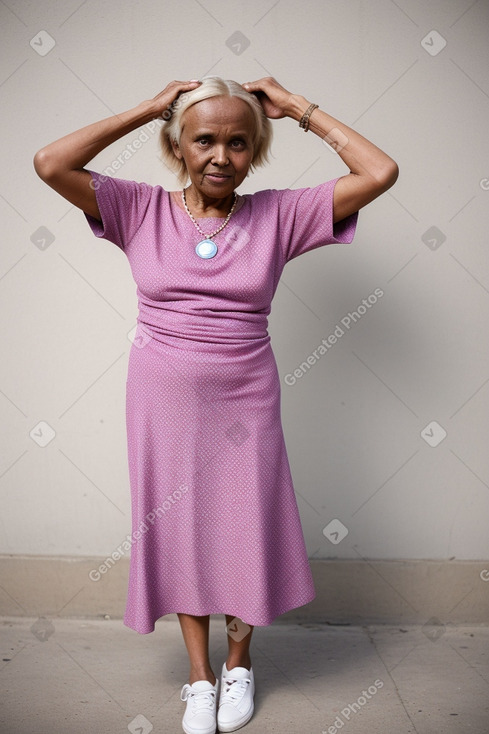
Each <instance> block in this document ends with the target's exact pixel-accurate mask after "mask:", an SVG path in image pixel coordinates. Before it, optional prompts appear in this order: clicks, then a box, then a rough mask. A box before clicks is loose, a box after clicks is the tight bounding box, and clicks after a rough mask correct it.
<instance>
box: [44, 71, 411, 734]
mask: <svg viewBox="0 0 489 734" xmlns="http://www.w3.org/2000/svg"><path fill="white" fill-rule="evenodd" d="M284 117H288V118H290V119H291V120H293V121H295V123H296V124H297V123H299V124H298V132H301V134H302V131H305V132H307V131H308V130H309V131H311V132H313V133H314V134H315V135H317V136H318V137H319V138H320V139H321V140H325V141H326V142H328V143H329V144H330V145H331V147H332V148H333V149H334V150H336V151H337V153H338V155H339V156H340V157H341V158H342V159H343V161H344V163H345V164H346V166H347V168H348V169H349V172H348V173H346V174H345V175H343V176H341V177H339V178H337V179H334V180H330V181H326V182H325V183H322V184H320V185H319V186H316V187H312V188H303V189H296V190H289V189H282V190H275V189H268V190H263V191H258V192H256V193H254V194H244V195H240V194H238V193H237V191H236V190H237V189H238V188H239V186H240V184H242V182H243V181H244V179H245V178H246V177H247V176H248V175H249V173H250V172H251V171H253V170H254V168H255V167H257V166H260V165H262V164H264V163H265V162H266V161H267V154H268V153H269V149H270V143H271V137H272V127H271V122H270V119H280V118H284ZM156 119H158V120H160V121H161V120H164V121H165V122H164V123H163V124H162V127H161V145H162V152H163V158H164V161H165V163H166V164H167V165H168V166H169V167H170V168H172V169H173V170H174V171H175V172H176V173H177V175H178V177H179V181H180V183H181V184H182V189H181V190H178V191H167V190H165V189H163V188H162V187H161V186H150V185H148V184H146V183H137V182H135V181H127V180H124V179H121V178H113V177H108V176H104V175H101V174H100V173H97V172H95V171H93V170H91V169H88V168H86V166H87V164H88V163H89V161H90V160H92V159H93V158H94V156H96V155H97V154H98V153H100V151H102V150H103V149H104V148H106V147H107V146H108V145H110V144H111V143H114V142H115V141H116V140H118V139H119V138H121V137H122V136H124V135H127V134H128V133H130V132H131V131H133V130H135V129H137V128H139V127H140V126H142V125H145V124H148V123H150V122H151V121H154V120H156ZM153 124H155V123H153ZM34 165H35V169H36V171H37V173H38V174H39V176H40V177H41V178H42V179H43V180H44V181H45V182H46V183H47V184H49V186H51V187H52V188H53V189H55V190H56V191H57V192H58V193H59V194H61V195H62V196H64V197H65V198H66V199H67V200H68V201H70V202H71V203H73V204H74V205H76V206H77V207H79V208H80V209H81V210H82V211H83V212H84V213H85V215H86V219H87V222H88V224H89V225H90V227H91V229H92V231H93V233H94V234H95V236H97V237H103V238H105V239H107V240H109V241H110V242H112V243H114V244H115V245H116V246H117V247H119V248H120V249H121V250H123V252H124V253H125V255H126V256H127V258H128V260H129V263H130V266H131V270H132V274H133V277H134V280H135V282H136V284H137V296H138V305H139V315H138V324H137V331H136V335H135V337H134V340H133V343H132V347H131V350H130V354H129V364H128V376H127V383H126V406H127V412H126V416H127V438H128V442H127V447H128V461H129V475H130V483H131V499H132V538H131V562H130V578H129V590H128V599H127V607H126V613H125V616H124V623H125V624H126V625H127V626H128V627H131V628H132V629H134V630H136V631H137V632H139V633H142V634H145V633H148V632H152V631H153V630H154V626H155V621H156V620H157V619H158V618H160V617H162V616H164V615H166V614H170V613H176V614H177V615H178V619H179V621H180V625H181V629H182V633H183V638H184V642H185V646H186V648H187V651H188V655H189V660H190V674H189V681H188V683H186V684H185V685H184V686H183V688H182V694H181V698H182V700H183V701H186V702H187V705H186V710H185V713H184V717H183V722H182V724H183V729H184V731H185V732H187V734H213V733H214V732H215V731H216V725H217V726H218V728H219V730H220V731H222V732H231V731H235V730H236V729H239V728H240V727H242V726H243V725H244V724H246V723H247V722H248V721H249V720H250V719H251V717H252V714H253V695H254V691H255V685H254V675H253V669H252V666H251V659H250V641H251V636H252V632H253V627H254V626H256V625H261V626H265V625H269V624H271V623H272V621H273V620H274V619H275V618H276V617H277V616H279V615H280V614H283V613H284V612H286V611H288V610H291V609H294V608H297V607H300V606H302V605H304V604H306V603H308V602H309V601H311V600H312V599H313V598H314V596H315V590H314V585H313V580H312V577H311V571H310V567H309V563H308V558H307V553H306V548H305V543H304V536H303V533H302V528H301V524H300V518H299V513H298V508H297V503H296V500H295V494H294V488H293V485H292V480H291V474H290V469H289V464H288V459H287V453H286V448H285V444H284V436H283V431H282V425H281V416H280V384H279V376H278V371H277V366H276V362H275V358H274V355H273V352H272V348H271V344H270V336H269V335H268V332H267V316H268V315H269V313H270V307H271V306H270V304H271V301H272V298H273V296H274V293H275V290H276V288H277V285H278V283H279V280H280V276H281V273H282V270H283V268H284V266H285V264H286V263H287V262H288V261H289V260H292V259H293V258H295V257H297V256H299V255H301V254H303V253H305V252H308V251H310V250H313V249H315V248H317V247H320V246H322V245H327V244H332V243H350V242H351V241H352V239H353V235H354V232H355V228H356V223H357V216H358V210H359V209H360V208H361V207H363V206H365V205H366V204H368V203H369V202H371V201H372V200H373V199H375V198H376V197H377V196H379V195H380V194H382V193H383V192H385V191H386V190H387V189H388V188H389V187H390V186H392V185H393V184H394V182H395V181H396V178H397V175H398V168H397V165H396V163H395V162H394V161H393V160H392V159H391V158H390V157H389V156H388V155H386V154H385V153H383V152H382V151H381V150H380V149H379V148H377V147H376V146H375V145H374V144H373V143H371V142H369V141H368V140H366V139H365V138H364V137H362V136H361V135H360V134H359V133H357V132H355V131H354V130H352V129H351V128H349V127H347V126H346V125H344V124H342V123H341V122H340V121H338V120H336V119H334V118H333V117H331V116H330V115H329V114H328V113H327V112H324V111H323V110H321V109H320V108H319V107H318V106H317V104H314V103H310V101H309V100H307V99H306V98H305V97H303V96H301V95H298V94H292V93H290V92H288V91H287V90H286V89H284V88H283V87H282V86H281V85H280V84H279V83H278V82H277V81H276V80H275V79H273V78H270V77H268V78H265V79H260V80H259V81H256V82H250V83H247V84H243V85H240V84H237V83H236V82H233V81H223V80H222V79H220V78H219V77H205V78H204V79H202V80H200V81H195V80H194V81H185V82H182V81H173V82H171V83H170V84H168V86H167V87H166V88H165V89H164V90H163V91H162V92H161V93H160V94H158V95H157V96H156V97H154V98H153V99H151V100H147V101H144V102H142V103H141V104H139V105H137V106H136V107H134V108H133V109H131V110H129V111H128V112H125V113H122V114H118V115H114V116H113V117H109V118H107V119H104V120H101V121H100V122H96V123H94V124H92V125H88V126H87V127H84V128H82V129H80V130H78V131H76V132H73V133H71V134H70V135H67V136H65V137H63V138H61V139H60V140H57V141H55V142H53V143H51V144H50V145H47V146H46V147H45V148H43V149H42V150H40V151H38V153H37V154H36V155H35V158H34ZM210 614H223V615H225V618H226V631H227V641H228V655H227V659H226V660H225V662H224V664H223V666H222V671H221V675H220V679H219V680H218V679H217V678H216V676H215V675H214V673H213V670H212V667H211V664H210V660H209V651H208V636H209V615H210Z"/></svg>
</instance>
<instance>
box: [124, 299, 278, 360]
mask: <svg viewBox="0 0 489 734" xmlns="http://www.w3.org/2000/svg"><path fill="white" fill-rule="evenodd" d="M267 327H268V318H267V315H266V314H264V313H257V312H249V313H248V312H244V311H236V312H229V311H226V312H224V311H210V310H209V309H205V310H204V309H202V310H200V311H194V312H193V313H190V312H183V311H177V310H174V309H168V308H161V307H158V308H152V307H147V306H145V305H144V304H140V306H139V316H138V332H139V336H140V338H143V339H144V335H146V337H147V338H151V339H155V340H156V341H159V342H162V343H164V344H167V345H170V346H174V347H177V348H180V349H190V350H197V351H211V352H212V351H215V349H216V348H217V349H220V350H222V348H223V347H225V346H228V347H235V348H238V352H239V351H241V350H240V349H239V347H243V348H244V350H245V351H247V350H249V349H250V348H251V349H253V348H256V347H257V346H259V345H261V346H262V345H264V344H267V343H268V342H269V341H270V336H269V334H268V330H267Z"/></svg>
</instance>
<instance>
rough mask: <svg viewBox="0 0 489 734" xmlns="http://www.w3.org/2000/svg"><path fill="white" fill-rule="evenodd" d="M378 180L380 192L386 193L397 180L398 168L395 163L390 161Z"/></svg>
mask: <svg viewBox="0 0 489 734" xmlns="http://www.w3.org/2000/svg"><path fill="white" fill-rule="evenodd" d="M378 178H379V184H380V186H381V189H382V192H384V191H387V190H388V189H390V188H391V186H394V184H395V183H396V181H397V179H398V178H399V166H398V165H397V163H396V162H395V161H393V160H392V159H391V160H390V162H389V163H388V165H386V166H385V168H384V169H383V170H382V172H381V174H380V175H379V177H378Z"/></svg>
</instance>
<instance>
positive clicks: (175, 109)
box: [160, 76, 273, 186]
mask: <svg viewBox="0 0 489 734" xmlns="http://www.w3.org/2000/svg"><path fill="white" fill-rule="evenodd" d="M199 81H201V82H202V84H200V85H199V86H198V87H197V88H196V89H193V90H192V91H190V92H184V93H182V94H180V95H179V96H178V97H177V99H176V100H175V101H174V102H173V103H172V105H171V109H169V110H165V112H164V113H163V115H162V117H163V119H166V120H167V122H166V123H165V124H164V125H163V127H162V128H161V131H160V149H161V155H162V159H163V162H164V163H166V165H167V166H168V168H170V169H171V170H172V171H174V173H176V175H177V177H178V181H179V182H180V183H181V184H182V186H184V185H185V183H186V182H187V179H188V173H187V166H186V164H185V161H184V160H183V158H182V159H179V158H177V157H176V155H175V153H174V151H173V147H172V140H174V141H175V142H176V143H177V144H180V135H181V133H182V126H181V120H182V115H183V113H184V112H185V110H187V109H188V108H189V107H191V106H192V105H193V104H196V103H197V102H201V101H202V100H203V99H209V97H239V98H240V99H242V100H243V101H244V102H246V103H247V104H248V105H249V106H250V108H251V111H252V112H253V116H254V118H255V130H254V135H253V140H252V143H253V158H252V160H251V165H250V170H251V171H254V170H255V168H257V167H258V166H263V165H265V163H267V162H268V160H269V159H268V154H269V152H270V147H271V143H272V135H273V130H272V124H271V122H270V120H269V119H268V117H267V116H266V115H265V112H264V111H263V107H262V106H261V104H260V102H259V101H258V98H257V97H256V95H254V94H252V93H251V92H247V91H246V89H244V87H242V86H241V84H238V82H235V81H232V80H231V79H227V80H224V79H221V77H219V76H205V77H203V78H202V79H200V80H199Z"/></svg>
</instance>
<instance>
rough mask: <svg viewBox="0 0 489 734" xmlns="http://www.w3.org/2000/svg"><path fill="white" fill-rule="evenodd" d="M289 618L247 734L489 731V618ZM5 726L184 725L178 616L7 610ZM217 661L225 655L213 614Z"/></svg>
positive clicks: (273, 647)
mask: <svg viewBox="0 0 489 734" xmlns="http://www.w3.org/2000/svg"><path fill="white" fill-rule="evenodd" d="M436 621H437V620H434V624H433V626H430V625H428V626H427V625H424V626H423V627H420V626H414V627H398V626H397V627H394V626H372V625H370V626H367V627H353V626H329V625H313V624H280V623H274V624H273V625H271V626H270V627H257V628H255V631H254V633H253V641H252V647H251V652H252V661H253V668H254V671H255V680H256V687H257V691H256V695H255V714H254V716H253V719H252V720H251V721H250V722H249V724H248V725H247V726H246V727H244V728H243V729H241V730H240V731H243V733H244V732H246V734H258V732H259V733H260V734H268V733H269V732H270V733H271V732H276V733H278V732H280V734H284V733H287V734H289V733H291V734H323V733H324V734H337V732H340V731H341V732H342V734H411V733H413V734H414V733H417V734H466V733H471V734H488V733H489V667H488V658H489V627H482V626H478V627H451V626H447V627H442V626H437V624H436ZM1 629H2V638H1V645H2V661H3V662H2V668H1V671H2V672H1V686H2V697H1V698H2V704H1V713H0V731H1V732H2V734H3V733H4V732H5V733H8V734H87V733H88V732H90V733H92V732H93V733H94V734H102V733H103V734H123V733H124V732H128V731H129V732H131V733H132V734H149V733H150V732H154V734H157V732H172V733H173V732H175V733H179V732H181V731H182V728H181V718H182V716H183V712H184V707H185V704H184V703H182V702H181V701H180V690H181V687H182V685H183V684H184V683H185V682H186V681H187V673H188V670H187V658H186V652H185V648H184V646H183V640H182V638H181V634H180V628H179V625H178V620H177V618H176V616H174V615H169V616H168V617H165V618H164V619H162V620H160V621H159V622H158V623H157V626H156V630H155V632H153V633H151V634H149V635H138V634H137V633H136V632H134V631H132V630H129V629H128V628H126V627H124V626H123V624H122V622H121V621H120V620H82V619H76V620H70V619H58V618H55V619H52V620H49V619H39V620H36V619H27V618H21V617H12V618H3V619H2V627H1ZM210 636H211V645H210V649H211V661H212V664H213V667H214V672H215V673H216V674H217V673H218V672H220V669H221V666H222V663H223V661H224V659H225V651H226V638H225V632H224V617H222V618H221V617H212V618H211V635H210Z"/></svg>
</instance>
